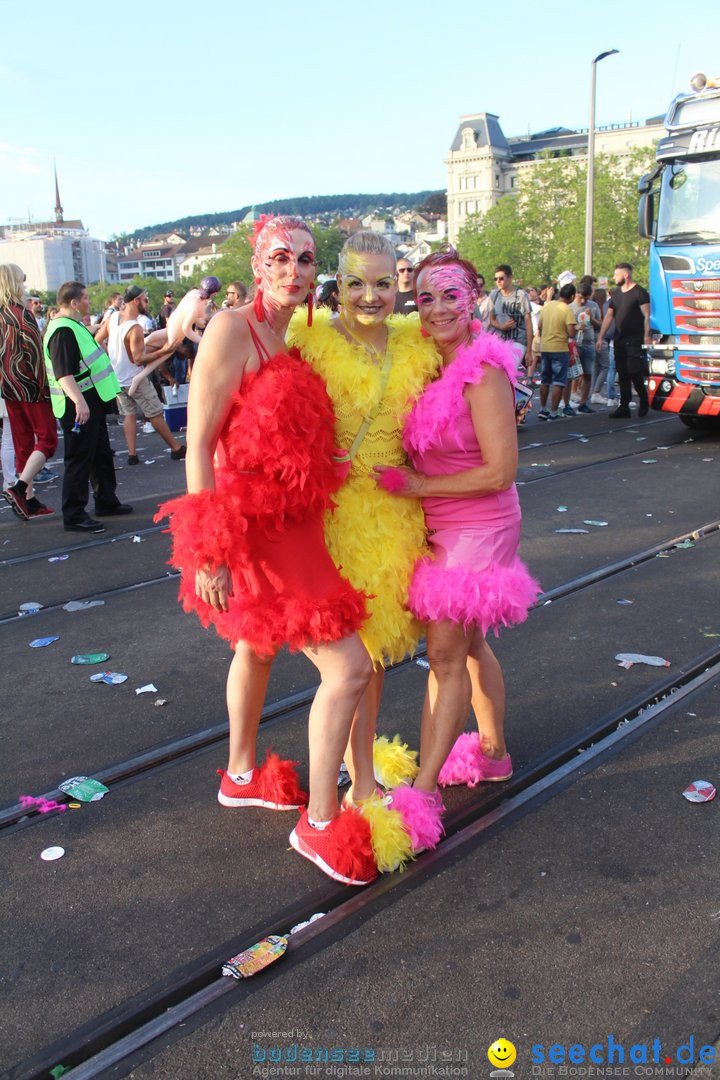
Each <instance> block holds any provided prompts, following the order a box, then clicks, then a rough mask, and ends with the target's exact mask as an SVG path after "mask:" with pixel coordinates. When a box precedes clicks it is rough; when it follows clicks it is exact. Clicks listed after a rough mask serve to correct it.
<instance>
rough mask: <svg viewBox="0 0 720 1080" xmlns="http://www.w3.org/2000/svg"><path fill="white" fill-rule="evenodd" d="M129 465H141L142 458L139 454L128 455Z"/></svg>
mask: <svg viewBox="0 0 720 1080" xmlns="http://www.w3.org/2000/svg"><path fill="white" fill-rule="evenodd" d="M127 463H128V465H139V464H140V458H139V457H138V456H137V454H128V462H127Z"/></svg>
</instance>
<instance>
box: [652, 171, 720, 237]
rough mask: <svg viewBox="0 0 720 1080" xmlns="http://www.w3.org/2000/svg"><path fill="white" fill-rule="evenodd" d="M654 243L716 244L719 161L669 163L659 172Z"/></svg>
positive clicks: (719, 220) (718, 233) (719, 231)
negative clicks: (659, 186) (661, 176)
mask: <svg viewBox="0 0 720 1080" xmlns="http://www.w3.org/2000/svg"><path fill="white" fill-rule="evenodd" d="M657 238H658V240H664V241H666V242H668V241H676V242H678V243H679V242H686V243H693V242H695V243H703V242H707V241H715V240H720V161H719V160H717V159H715V160H712V159H706V160H704V161H673V162H672V163H671V164H670V165H668V166H667V168H666V169H665V171H664V172H663V178H662V188H661V191H660V210H659V214H658V230H657Z"/></svg>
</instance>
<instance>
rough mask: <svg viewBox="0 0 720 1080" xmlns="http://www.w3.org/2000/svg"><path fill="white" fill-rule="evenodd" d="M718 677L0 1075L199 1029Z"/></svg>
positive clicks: (101, 1057) (632, 706) (681, 689)
mask: <svg viewBox="0 0 720 1080" xmlns="http://www.w3.org/2000/svg"><path fill="white" fill-rule="evenodd" d="M719 678H720V648H715V649H713V650H711V651H709V652H706V653H704V654H702V655H698V656H696V657H695V658H694V659H693V660H691V661H689V662H688V663H686V664H684V665H681V666H680V667H679V668H678V669H677V670H676V671H675V672H674V673H673V675H672V676H669V675H668V676H666V677H665V678H663V679H661V680H660V681H658V682H657V683H656V684H655V685H654V686H653V687H652V688H650V689H649V690H647V691H645V692H644V693H643V694H641V695H638V696H636V697H635V698H634V699H631V700H629V701H627V702H626V703H624V704H623V705H621V706H620V707H619V708H616V709H614V710H613V711H612V712H610V713H608V714H606V715H604V716H602V717H600V718H598V719H597V720H595V721H593V722H592V723H591V724H589V725H588V726H586V727H585V728H583V729H582V730H581V731H579V732H576V733H575V734H574V735H572V736H571V737H568V738H566V739H565V740H562V741H560V742H559V743H558V744H556V745H555V746H554V747H552V748H551V749H549V750H548V751H547V752H546V753H545V754H543V755H541V756H540V757H539V758H538V759H537V760H536V761H534V762H533V763H531V764H530V765H528V766H527V767H526V768H525V769H523V770H521V771H520V772H518V773H516V774H515V776H513V778H512V779H511V780H509V781H508V782H507V783H505V784H503V785H502V786H497V787H495V786H493V790H492V791H490V792H483V793H482V798H480V799H473V800H472V802H471V803H470V804H466V805H465V806H464V807H462V808H460V809H459V810H458V811H456V812H455V813H454V814H449V815H448V817H447V819H446V822H445V825H446V838H445V839H444V840H443V841H442V842H441V843H440V845H439V846H438V848H437V849H436V850H435V851H433V852H428V853H425V854H424V855H422V856H421V857H420V858H419V859H418V860H417V861H416V862H415V863H413V864H411V865H410V866H409V867H408V868H407V869H406V871H405V873H403V874H397V873H396V874H391V875H386V876H383V877H381V878H380V879H379V880H378V881H377V882H375V883H374V884H373V885H370V886H368V887H367V888H365V889H363V890H362V891H361V892H357V891H355V890H352V889H349V888H346V887H342V886H337V885H334V884H331V883H330V882H328V883H327V884H326V886H325V888H324V889H321V890H316V891H315V892H314V893H313V894H311V895H310V896H307V895H306V896H304V897H303V898H302V899H300V900H299V901H298V902H297V903H296V904H293V905H291V906H290V907H286V908H284V909H282V910H278V911H275V912H273V913H272V914H271V915H270V916H269V917H268V918H267V919H264V920H263V922H262V923H261V924H258V925H256V926H254V927H251V928H249V929H248V930H246V931H245V932H244V933H243V934H242V935H239V936H238V937H236V938H233V939H231V940H230V941H226V942H224V943H222V944H221V945H219V946H218V947H217V948H215V949H213V950H212V952H210V953H206V954H205V955H204V956H203V957H201V958H198V959H197V960H196V961H194V962H192V963H191V964H189V965H187V966H185V967H184V968H182V969H180V970H178V971H176V972H173V973H171V974H170V975H169V976H168V977H167V978H166V979H165V980H163V981H162V982H161V983H158V984H156V985H155V986H152V987H149V988H148V989H147V990H146V991H144V992H141V993H140V994H138V995H136V996H135V997H133V998H132V999H129V1000H126V1001H125V1002H123V1003H121V1004H120V1005H118V1006H116V1007H115V1008H114V1009H112V1010H110V1011H109V1012H107V1013H104V1014H103V1015H101V1016H98V1017H95V1018H93V1019H92V1020H90V1021H88V1022H87V1023H85V1024H83V1025H82V1026H80V1027H78V1028H77V1029H76V1030H75V1031H73V1032H70V1033H68V1034H67V1035H65V1036H64V1037H63V1038H61V1039H59V1040H57V1041H55V1042H54V1043H53V1044H52V1045H50V1046H47V1047H45V1048H44V1049H42V1050H41V1051H39V1052H38V1053H36V1054H35V1055H33V1056H32V1057H31V1058H29V1059H27V1060H26V1061H24V1062H21V1063H19V1064H17V1065H15V1066H13V1067H12V1068H10V1069H9V1070H8V1071H7V1073H6V1074H5V1076H6V1078H7V1080H41V1078H45V1077H47V1076H48V1075H49V1071H50V1070H51V1069H52V1068H54V1067H55V1066H57V1065H58V1064H59V1063H62V1064H63V1065H64V1066H65V1067H66V1068H67V1067H69V1068H70V1072H68V1073H66V1074H65V1075H67V1076H68V1077H69V1078H70V1080H91V1078H96V1077H102V1076H104V1075H105V1076H109V1075H112V1076H114V1077H117V1076H120V1075H125V1074H126V1072H127V1071H128V1070H129V1068H131V1067H133V1066H134V1065H135V1064H137V1063H138V1060H139V1058H138V1055H139V1054H141V1053H143V1052H144V1053H146V1048H147V1047H148V1046H149V1045H150V1044H151V1043H152V1042H153V1041H155V1040H157V1039H160V1038H163V1037H168V1036H170V1034H171V1033H172V1032H173V1031H174V1029H177V1028H178V1026H179V1025H182V1026H183V1032H184V1033H187V1031H188V1030H191V1029H192V1026H198V1025H199V1024H202V1023H204V1022H205V1020H206V1019H207V1018H208V1014H207V1010H209V1009H210V1007H213V1009H214V1012H216V1011H218V1010H220V1009H225V1008H229V1007H231V1006H232V1005H234V1004H237V1002H238V1001H241V1000H244V999H246V998H248V997H250V996H251V995H252V994H254V993H255V992H256V991H258V990H260V989H261V988H263V987H265V986H266V985H267V983H268V980H273V979H275V978H282V977H283V972H284V971H288V970H290V969H291V968H292V967H293V966H294V965H295V964H297V963H302V962H303V960H304V959H306V958H308V957H309V956H311V955H315V954H316V953H317V952H319V951H322V950H324V949H327V948H329V947H330V946H331V945H333V944H334V943H335V942H337V941H338V940H340V939H342V938H343V937H345V936H346V935H347V934H349V933H351V932H352V931H353V930H354V929H355V927H356V926H357V925H358V921H359V919H361V918H367V916H368V915H369V914H371V913H373V911H374V910H377V909H379V908H381V907H383V906H387V905H388V904H389V903H393V902H396V901H397V900H399V899H400V898H401V897H402V896H404V895H405V894H406V893H407V891H408V890H410V889H413V888H416V887H417V886H419V885H421V884H422V883H423V882H425V881H426V880H427V879H428V878H432V877H435V876H437V875H438V874H439V873H441V872H442V871H443V870H445V869H446V867H447V866H448V864H449V863H450V862H451V861H452V860H454V859H456V858H457V857H458V856H459V855H460V854H461V853H462V851H463V850H464V849H466V848H469V847H470V846H471V845H474V846H476V845H477V844H478V843H482V842H486V841H487V840H489V839H490V837H491V836H492V835H493V834H494V832H495V831H496V830H497V829H498V828H499V827H501V826H503V825H505V824H508V823H512V822H513V821H514V820H516V819H517V818H518V817H520V816H522V815H525V814H527V813H529V812H534V811H535V810H537V809H538V808H539V807H540V806H541V805H543V804H544V803H545V802H546V801H547V800H548V799H550V798H552V797H553V796H554V795H556V794H559V793H560V792H561V791H563V790H565V788H567V787H568V786H569V785H570V784H572V783H573V782H574V781H575V780H576V779H578V778H579V776H581V775H583V774H584V773H586V772H589V771H591V770H592V769H594V768H596V767H597V766H598V765H599V764H601V763H602V762H604V761H606V760H607V759H608V758H610V757H612V756H616V755H618V754H620V753H621V752H622V751H623V750H624V749H626V748H627V747H628V746H629V745H631V744H632V743H633V742H635V741H636V740H637V739H639V738H641V737H642V736H643V735H644V734H645V733H647V732H648V731H649V730H651V728H652V727H654V726H656V725H657V724H659V723H660V722H661V721H662V720H663V718H664V717H665V716H666V715H668V714H669V713H671V712H672V711H674V710H675V708H676V707H677V705H678V704H679V703H680V702H682V701H684V700H686V699H687V698H689V697H690V696H691V695H692V694H694V693H696V692H698V691H700V690H702V689H703V688H705V687H707V686H708V685H709V684H710V683H712V682H713V681H715V680H717V679H719ZM318 910H323V911H325V912H326V914H325V916H324V917H323V918H322V919H320V920H318V921H316V922H315V923H312V924H310V925H309V926H306V927H305V928H304V929H302V930H300V931H299V932H298V933H297V934H295V935H293V936H292V937H291V938H290V943H289V947H288V954H289V955H288V956H287V957H286V958H285V959H284V960H283V961H281V962H280V963H278V964H277V965H276V966H274V967H272V968H271V969H269V971H267V972H264V973H261V974H260V975H258V976H256V977H255V978H254V979H251V980H248V981H243V982H240V983H238V982H236V981H235V980H233V979H229V978H224V977H222V976H221V975H220V968H221V965H222V963H223V961H224V960H226V959H227V958H228V957H230V956H231V955H233V954H235V953H237V952H239V951H241V950H243V949H246V948H248V947H249V946H250V945H252V944H253V943H254V942H256V941H258V940H260V939H261V938H263V937H266V936H268V935H270V934H287V933H288V930H289V927H290V926H292V925H293V924H294V923H297V922H302V921H305V920H307V919H308V918H309V917H310V915H312V914H313V913H314V912H316V911H318ZM109 1070H112V1073H110V1072H109Z"/></svg>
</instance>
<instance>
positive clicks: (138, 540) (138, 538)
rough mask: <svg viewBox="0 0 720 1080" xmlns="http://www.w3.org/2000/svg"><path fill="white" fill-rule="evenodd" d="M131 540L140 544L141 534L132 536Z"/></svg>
mask: <svg viewBox="0 0 720 1080" xmlns="http://www.w3.org/2000/svg"><path fill="white" fill-rule="evenodd" d="M132 542H133V544H142V536H133V538H132Z"/></svg>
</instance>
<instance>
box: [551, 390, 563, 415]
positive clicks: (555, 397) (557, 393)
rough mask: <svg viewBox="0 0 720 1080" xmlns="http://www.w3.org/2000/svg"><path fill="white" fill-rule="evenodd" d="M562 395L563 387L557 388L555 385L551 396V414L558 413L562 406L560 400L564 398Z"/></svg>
mask: <svg viewBox="0 0 720 1080" xmlns="http://www.w3.org/2000/svg"><path fill="white" fill-rule="evenodd" d="M562 394H563V387H562V386H556V385H555V384H554V383H553V388H552V395H551V398H550V412H553V413H556V412H557V411H558V407H559V405H560V398H561V397H562Z"/></svg>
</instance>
